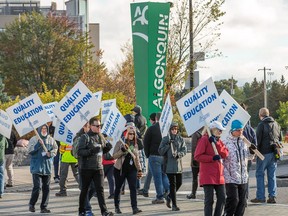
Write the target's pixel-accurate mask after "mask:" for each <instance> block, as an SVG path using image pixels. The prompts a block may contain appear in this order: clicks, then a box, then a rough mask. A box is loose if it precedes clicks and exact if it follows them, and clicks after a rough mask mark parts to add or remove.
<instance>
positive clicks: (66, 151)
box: [59, 142, 78, 163]
mask: <svg viewBox="0 0 288 216" xmlns="http://www.w3.org/2000/svg"><path fill="white" fill-rule="evenodd" d="M71 151H72V145H69V144H67V143H64V142H60V149H59V152H60V154H62V156H61V161H62V162H64V163H77V162H78V161H77V159H76V158H75V157H73V155H72V154H71Z"/></svg>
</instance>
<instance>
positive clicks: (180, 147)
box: [0, 105, 282, 216]
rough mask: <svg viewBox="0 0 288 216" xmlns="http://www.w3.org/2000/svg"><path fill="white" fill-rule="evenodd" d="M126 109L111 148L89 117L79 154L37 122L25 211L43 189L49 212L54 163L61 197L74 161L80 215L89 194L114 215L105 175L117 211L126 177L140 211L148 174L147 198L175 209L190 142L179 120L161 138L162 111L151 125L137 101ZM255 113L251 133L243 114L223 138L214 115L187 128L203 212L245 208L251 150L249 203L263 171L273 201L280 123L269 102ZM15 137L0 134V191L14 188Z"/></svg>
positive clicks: (260, 192)
mask: <svg viewBox="0 0 288 216" xmlns="http://www.w3.org/2000/svg"><path fill="white" fill-rule="evenodd" d="M243 107H244V105H243ZM244 108H245V107H244ZM131 111H133V114H132V115H130V114H129V115H126V116H125V119H126V121H127V123H126V129H125V131H124V132H123V134H122V136H121V138H120V140H119V141H118V142H117V143H116V145H115V146H114V147H113V146H112V145H111V144H110V142H109V140H107V139H106V136H105V134H102V133H101V122H100V119H98V118H97V117H93V118H91V119H90V120H89V122H87V123H86V124H85V125H84V126H83V128H82V129H81V130H80V131H79V132H78V133H77V134H76V136H75V138H74V143H77V149H76V153H73V151H72V146H71V145H68V144H66V143H59V142H56V141H55V140H54V138H53V133H51V131H49V126H48V125H46V124H45V125H43V126H41V127H39V128H38V134H37V135H35V136H34V137H32V138H31V139H30V141H29V146H28V152H29V154H30V155H31V162H30V172H31V174H32V181H33V189H32V193H31V198H30V201H29V211H30V212H35V211H36V209H35V205H36V203H37V200H38V197H39V194H40V192H42V200H41V203H40V212H41V213H50V212H51V211H50V210H49V209H48V203H49V195H50V179H51V174H52V165H54V181H55V183H59V186H60V190H59V192H57V193H56V194H55V196H61V197H65V196H67V176H68V172H69V167H71V169H72V172H73V176H74V178H75V180H76V181H77V182H78V183H79V189H80V195H79V208H78V215H79V216H82V215H83V216H84V215H86V216H90V215H94V214H93V213H92V207H91V205H90V199H91V198H92V197H93V196H95V197H97V199H98V205H99V208H100V211H101V215H104V216H111V215H114V213H113V212H112V211H109V210H108V208H107V206H106V202H105V197H104V178H105V177H107V180H108V186H109V196H108V199H114V207H115V209H114V212H115V213H116V214H121V213H122V211H121V208H120V206H121V205H120V203H121V195H122V191H123V188H124V187H125V181H126V182H127V183H128V187H129V191H130V201H131V209H132V214H139V213H141V212H142V210H141V209H140V208H138V203H137V194H138V195H143V196H144V197H148V196H149V188H150V183H151V181H152V179H153V181H154V186H155V190H156V196H155V199H153V200H152V204H155V205H157V204H163V203H165V204H166V206H167V208H169V209H171V210H172V211H180V207H179V205H178V202H177V191H178V190H179V188H180V187H181V185H182V172H183V167H182V158H183V157H184V156H185V155H186V153H187V146H186V143H185V141H184V139H183V137H182V136H181V133H180V132H179V126H178V123H177V122H172V123H171V125H170V128H169V131H168V134H167V135H166V136H164V137H162V134H161V131H160V125H159V119H160V116H161V113H160V112H159V113H152V114H151V115H150V119H149V120H150V123H151V126H150V127H147V122H146V119H145V118H144V116H143V115H142V109H141V107H140V106H138V105H137V106H135V107H134V108H133V109H132V110H131ZM259 118H260V123H259V125H258V127H257V130H256V132H255V131H254V129H253V128H252V127H251V126H250V123H249V122H248V123H247V124H246V125H244V124H243V122H242V120H241V119H236V120H233V121H232V122H231V127H230V128H231V129H230V131H229V135H227V136H226V137H222V136H221V135H222V132H223V131H224V130H225V128H224V127H223V126H222V124H221V123H220V122H218V121H214V122H212V123H211V124H210V125H209V127H202V128H200V129H199V130H198V131H196V132H195V133H194V134H193V135H192V140H191V141H192V146H191V147H192V148H191V171H192V190H191V194H188V195H187V199H196V198H197V189H198V187H199V186H200V187H203V191H204V215H205V216H212V215H214V216H222V215H225V216H233V215H235V216H241V215H244V213H245V208H246V207H247V199H248V191H249V190H248V189H249V185H248V183H249V168H250V166H251V160H253V159H254V158H255V151H256V150H258V151H259V152H260V153H261V154H263V156H264V157H265V158H264V160H261V159H260V158H258V157H256V179H257V192H256V198H254V199H252V200H251V202H252V203H264V202H266V196H265V185H264V177H265V171H266V170H267V177H268V178H267V179H268V199H267V203H276V196H277V185H276V169H277V158H276V157H275V153H276V144H277V143H278V142H281V141H282V136H281V130H280V126H279V125H278V123H277V122H276V121H275V120H274V119H273V118H272V117H271V116H270V114H269V110H268V109H267V108H261V109H260V110H259ZM50 128H51V127H50ZM220 137H221V138H220ZM247 140H248V142H249V145H248V144H247V142H246V141H247ZM16 143H17V139H16V136H15V134H14V133H12V134H11V138H10V139H7V138H5V137H4V136H3V135H1V134H0V198H2V196H3V193H4V190H5V189H4V188H5V187H13V154H14V148H15V146H16ZM57 155H58V156H59V157H57ZM55 158H56V160H58V161H55ZM53 160H54V161H53ZM59 162H60V173H58V172H59V171H58V170H59ZM146 162H147V164H146ZM55 166H58V167H56V168H55ZM4 167H5V168H6V170H7V176H8V178H7V183H5V181H4ZM55 171H56V172H55ZM144 174H146V176H145V179H144V186H143V188H141V180H140V179H141V178H142V176H143V175H144ZM214 194H216V205H215V207H213V204H214V200H215V199H214Z"/></svg>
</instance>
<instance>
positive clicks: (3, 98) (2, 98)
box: [0, 77, 9, 104]
mask: <svg viewBox="0 0 288 216" xmlns="http://www.w3.org/2000/svg"><path fill="white" fill-rule="evenodd" d="M4 89H5V85H4V83H3V82H2V79H1V77H0V104H1V103H5V102H7V101H9V97H8V96H7V93H5V92H4Z"/></svg>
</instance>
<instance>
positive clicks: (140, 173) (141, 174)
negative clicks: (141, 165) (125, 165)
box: [137, 170, 143, 179]
mask: <svg viewBox="0 0 288 216" xmlns="http://www.w3.org/2000/svg"><path fill="white" fill-rule="evenodd" d="M142 176H143V173H142V170H139V171H138V173H137V179H141V178H142Z"/></svg>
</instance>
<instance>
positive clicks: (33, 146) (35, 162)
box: [28, 135, 58, 175]
mask: <svg viewBox="0 0 288 216" xmlns="http://www.w3.org/2000/svg"><path fill="white" fill-rule="evenodd" d="M43 141H44V144H45V146H46V148H47V150H48V152H50V153H51V156H50V157H48V156H47V155H45V156H42V153H43V152H44V150H43V148H42V145H41V144H40V143H39V140H38V137H37V136H33V137H32V138H31V139H30V140H29V144H28V153H29V154H30V155H31V161H30V172H31V174H38V175H51V167H52V164H53V157H55V156H56V154H57V150H58V146H57V143H56V141H55V140H54V139H53V138H52V137H51V136H50V135H47V137H46V139H44V140H43Z"/></svg>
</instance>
